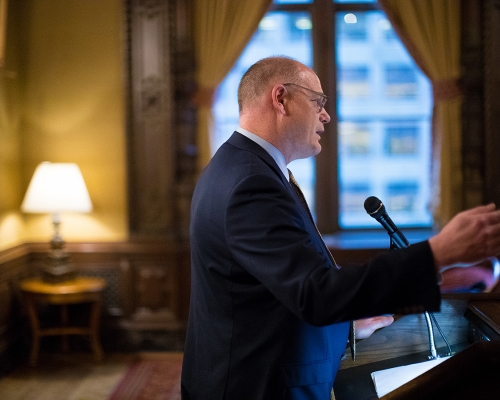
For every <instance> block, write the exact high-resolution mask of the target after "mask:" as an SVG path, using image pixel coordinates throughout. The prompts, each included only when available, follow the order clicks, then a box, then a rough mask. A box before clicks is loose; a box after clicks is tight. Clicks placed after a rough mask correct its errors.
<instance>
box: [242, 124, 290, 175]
mask: <svg viewBox="0 0 500 400" xmlns="http://www.w3.org/2000/svg"><path fill="white" fill-rule="evenodd" d="M236 131H237V132H239V133H241V134H242V135H243V136H245V137H247V138H248V139H250V140H252V141H254V142H255V143H257V144H258V145H259V146H260V147H262V148H263V149H264V150H266V151H267V152H268V153H269V155H270V156H271V157H272V158H273V159H274V161H276V164H278V167H279V169H280V170H281V172H282V174H283V175H284V176H285V178H286V180H288V181H290V177H289V175H288V169H287V167H286V161H285V156H284V155H283V154H282V153H281V151H279V150H278V149H277V148H276V147H274V146H273V145H272V144H271V143H269V142H268V141H266V140H264V139H262V138H261V137H260V136H257V135H256V134H255V133H252V132H250V131H247V130H246V129H243V128H242V127H241V126H239V127H238V129H236Z"/></svg>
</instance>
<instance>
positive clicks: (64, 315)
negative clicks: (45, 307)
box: [61, 304, 69, 353]
mask: <svg viewBox="0 0 500 400" xmlns="http://www.w3.org/2000/svg"><path fill="white" fill-rule="evenodd" d="M68 321H69V318H68V305H67V304H61V324H62V326H63V328H65V327H67V326H68ZM62 350H63V352H65V353H68V352H69V342H68V336H67V335H64V334H63V335H62Z"/></svg>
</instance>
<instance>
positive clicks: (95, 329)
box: [90, 301, 103, 362]
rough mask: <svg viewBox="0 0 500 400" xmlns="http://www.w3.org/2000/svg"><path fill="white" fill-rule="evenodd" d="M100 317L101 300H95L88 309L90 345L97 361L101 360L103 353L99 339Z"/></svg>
mask: <svg viewBox="0 0 500 400" xmlns="http://www.w3.org/2000/svg"><path fill="white" fill-rule="evenodd" d="M100 317H101V301H95V302H93V303H92V305H91V309H90V345H91V346H92V351H93V352H94V358H95V360H96V361H97V362H100V361H102V359H103V353H102V348H101V343H100V340H99V322H100Z"/></svg>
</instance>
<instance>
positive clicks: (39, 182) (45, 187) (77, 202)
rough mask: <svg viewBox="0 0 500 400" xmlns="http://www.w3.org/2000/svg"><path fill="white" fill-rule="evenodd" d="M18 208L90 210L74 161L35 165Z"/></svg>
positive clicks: (83, 185)
mask: <svg viewBox="0 0 500 400" xmlns="http://www.w3.org/2000/svg"><path fill="white" fill-rule="evenodd" d="M21 209H22V210H23V211H25V212H30V213H59V212H64V211H69V212H89V211H91V210H92V202H91V201H90V196H89V193H88V191H87V187H86V186H85V181H84V180H83V176H82V173H81V172H80V168H78V165H76V164H74V163H50V162H43V163H41V164H39V165H38V167H36V170H35V173H34V174H33V178H31V182H30V184H29V186H28V190H27V191H26V195H25V196H24V200H23V203H22V205H21Z"/></svg>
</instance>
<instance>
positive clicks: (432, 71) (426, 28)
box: [379, 0, 463, 227]
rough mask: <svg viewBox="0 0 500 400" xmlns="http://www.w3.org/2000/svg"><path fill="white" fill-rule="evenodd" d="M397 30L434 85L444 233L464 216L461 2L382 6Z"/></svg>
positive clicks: (435, 190) (435, 185)
mask: <svg viewBox="0 0 500 400" xmlns="http://www.w3.org/2000/svg"><path fill="white" fill-rule="evenodd" d="M379 2H380V4H381V5H382V7H383V9H384V11H385V12H386V15H387V17H388V18H389V20H390V21H391V23H392V25H393V27H394V30H395V31H396V33H397V34H398V35H399V37H400V38H401V41H402V42H403V43H404V45H405V46H406V48H407V50H408V52H409V53H410V54H411V56H412V57H413V58H414V60H415V62H416V63H417V65H418V66H419V67H420V68H421V69H422V71H423V72H424V73H425V74H426V75H427V77H428V78H429V79H430V80H431V82H432V85H433V95H434V108H433V115H432V162H431V165H432V166H431V179H432V182H431V185H432V188H431V190H432V202H431V204H430V205H429V206H430V208H431V210H432V213H433V216H434V221H435V223H436V225H437V226H438V227H442V226H443V225H444V224H445V223H446V222H448V221H449V220H450V219H451V218H452V217H453V216H454V215H455V214H456V213H458V212H460V211H462V208H463V204H462V181H463V178H462V132H461V123H460V120H461V119H460V109H461V105H462V91H461V89H460V84H459V83H460V22H461V21H460V20H461V14H460V2H458V1H456V0H379Z"/></svg>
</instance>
